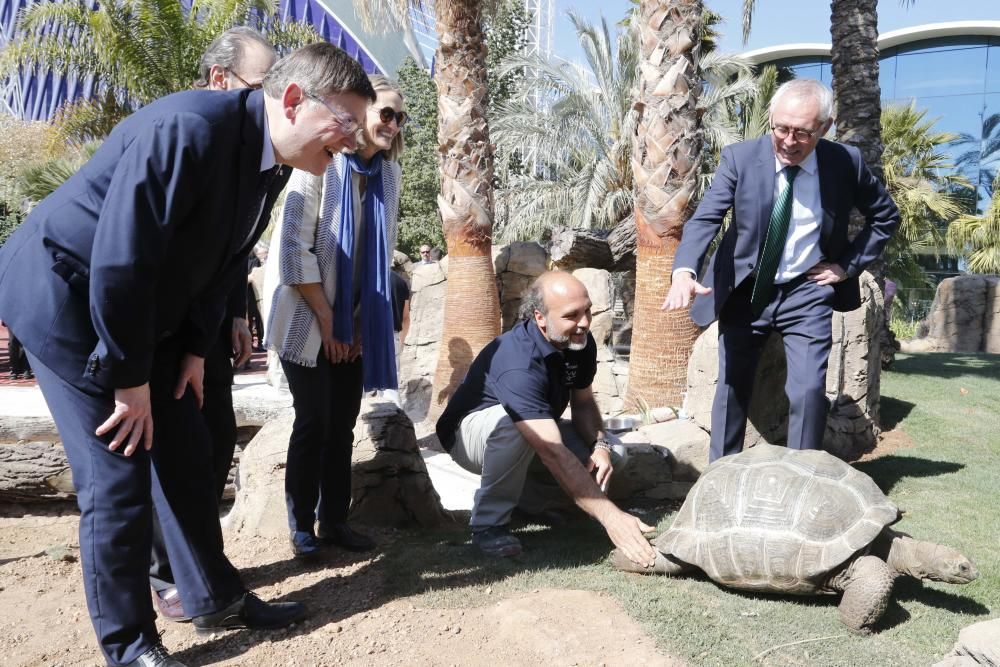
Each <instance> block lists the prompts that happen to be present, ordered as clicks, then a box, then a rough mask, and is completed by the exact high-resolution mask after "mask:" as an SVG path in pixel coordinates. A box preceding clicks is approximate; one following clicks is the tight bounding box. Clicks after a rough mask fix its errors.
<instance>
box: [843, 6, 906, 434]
mask: <svg viewBox="0 0 1000 667" xmlns="http://www.w3.org/2000/svg"><path fill="white" fill-rule="evenodd" d="M830 41H831V49H830V57H831V61H832V62H831V65H832V66H831V71H832V74H833V96H834V100H835V101H836V106H837V109H836V112H835V114H834V117H835V118H836V119H837V140H838V141H842V142H844V143H847V144H852V145H854V146H857V147H858V149H859V150H860V151H861V156H862V157H863V158H864V159H865V162H866V163H867V164H868V168H869V169H871V171H872V173H873V174H875V177H876V178H878V179H879V180H880V181H883V182H884V181H885V179H884V178H883V176H882V150H883V145H882V124H881V120H882V99H881V98H882V94H881V92H882V91H881V89H880V88H879V83H878V73H879V63H878V55H879V53H878V0H832V2H831V3H830ZM864 222H865V221H864V216H862V215H861V214H860V213H858V212H857V211H852V212H851V234H852V235H854V234H857V233H858V232H859V231H860V230H861V229H862V227H863V226H864ZM868 272H869V273H871V274H872V276H874V278H875V282H876V283H878V286H879V289H881V290H883V292H884V291H885V278H886V275H885V263H884V262H883V261H882V260H881V259H876V260H875V261H874V262H872V264H871V265H869V267H868ZM885 315H886V316H885V317H883V321H882V323H881V326H880V327H879V328H878V333H877V334H875V335H874V336H873V340H870V341H869V345H871V347H872V348H873V349H872V353H874V354H881V355H882V357H883V360H882V363H883V366H884V367H885V368H888V367H889V366H891V365H892V363H893V360H894V359H895V349H894V348H893V346H892V334H891V333H890V331H889V325H888V319H889V318H888V314H885ZM872 386H873V387H874V388H875V389H876V390H877V389H878V386H879V383H878V382H877V380H876V381H875V382H874V383H873V385H872ZM872 404H873V405H875V406H876V408H875V411H874V412H875V414H873V415H872V418H873V419H874V420H875V421H878V414H877V406H878V401H877V400H876V401H873V402H872Z"/></svg>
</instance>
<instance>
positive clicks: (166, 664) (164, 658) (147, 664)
mask: <svg viewBox="0 0 1000 667" xmlns="http://www.w3.org/2000/svg"><path fill="white" fill-rule="evenodd" d="M127 667H187V665H185V664H184V663H183V662H179V661H177V660H174V659H173V658H171V657H170V654H169V653H167V649H165V648H163V644H157V645H156V646H154V647H153V648H151V649H149V650H148V651H146V652H145V653H143V654H142V655H140V656H139V657H138V658H136V659H135V660H133V661H132V662H130V663H128V665H127Z"/></svg>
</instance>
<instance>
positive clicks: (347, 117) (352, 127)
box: [305, 93, 358, 134]
mask: <svg viewBox="0 0 1000 667" xmlns="http://www.w3.org/2000/svg"><path fill="white" fill-rule="evenodd" d="M305 95H306V97H308V98H309V99H311V100H313V101H314V102H319V103H320V104H322V105H323V106H324V107H326V110H327V111H329V112H330V113H331V114H333V118H334V120H336V121H337V123H338V124H339V125H340V127H341V128H342V129H343V130H344V132H345V133H347V134H354V133H355V132H357V131H358V122H357V121H356V120H354V117H353V116H351V114H349V113H347V112H346V111H344V110H343V109H338V108H336V107H332V106H330V105H329V104H328V103H327V102H326V100H324V99H323V98H322V97H320V96H319V95H314V94H312V93H306V94H305Z"/></svg>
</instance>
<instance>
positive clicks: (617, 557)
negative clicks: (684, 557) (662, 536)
mask: <svg viewBox="0 0 1000 667" xmlns="http://www.w3.org/2000/svg"><path fill="white" fill-rule="evenodd" d="M653 550H654V551H656V561H655V562H654V563H653V567H642V566H641V565H637V564H635V563H633V562H632V561H630V560H629V559H628V557H627V556H625V554H623V553H622V552H621V549H615V550H614V551H612V552H611V556H610V557H609V560H610V561H611V567H613V568H615V569H616V570H622V571H624V572H638V573H639V574H666V575H677V574H682V573H684V572H689V571H691V570H693V569H694V567H693V566H691V565H688V564H687V563H682V562H681V561H679V560H675V559H674V558H672V557H670V556H668V555H667V554H665V553H663V552H662V551H660V550H659V549H656V547H653Z"/></svg>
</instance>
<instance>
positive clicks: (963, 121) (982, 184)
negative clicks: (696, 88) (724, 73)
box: [762, 35, 1000, 212]
mask: <svg viewBox="0 0 1000 667" xmlns="http://www.w3.org/2000/svg"><path fill="white" fill-rule="evenodd" d="M762 64H763V63H762ZM767 64H772V65H776V66H779V67H783V68H786V69H788V70H790V71H791V72H792V73H793V74H794V76H796V77H803V78H812V79H819V80H820V81H822V82H823V83H825V84H827V85H830V83H831V82H830V79H831V72H830V58H829V56H805V57H798V58H784V59H776V60H771V61H767ZM879 87H880V88H881V89H882V106H883V107H885V106H887V105H890V104H900V105H907V106H908V105H910V104H911V103H912V104H915V105H916V108H917V109H920V110H926V111H927V115H926V118H927V119H937V123H936V124H935V126H934V128H935V129H936V130H939V131H943V132H952V133H954V134H957V135H960V136H961V137H962V140H961V141H959V142H957V143H955V144H954V145H952V146H949V147H948V152H949V153H950V154H951V155H952V156H953V157H954V158H955V159H957V158H958V156H959V155H961V154H963V153H968V152H974V153H979V154H980V156H979V157H980V159H977V160H974V161H973V162H972V163H970V164H968V165H967V166H966V168H965V169H964V170H963V173H965V175H966V177H967V178H968V179H969V181H970V182H971V183H973V184H976V185H977V186H978V189H979V209H980V212H981V211H982V210H983V208H984V207H985V206H986V205H988V204H989V197H988V193H989V189H990V184H991V182H992V180H993V177H994V176H995V175H996V173H997V170H998V168H1000V150H996V151H993V152H990V151H989V150H988V148H989V144H990V142H991V140H992V142H993V144H994V145H1000V36H991V35H970V36H967V37H941V38H936V39H925V40H918V41H913V42H909V43H906V44H901V45H899V46H893V47H890V48H887V49H884V50H883V51H882V54H881V56H880V57H879ZM991 118H992V119H993V120H992V121H991Z"/></svg>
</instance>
